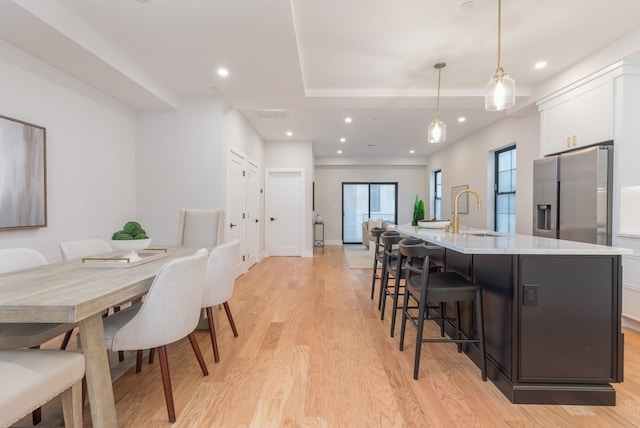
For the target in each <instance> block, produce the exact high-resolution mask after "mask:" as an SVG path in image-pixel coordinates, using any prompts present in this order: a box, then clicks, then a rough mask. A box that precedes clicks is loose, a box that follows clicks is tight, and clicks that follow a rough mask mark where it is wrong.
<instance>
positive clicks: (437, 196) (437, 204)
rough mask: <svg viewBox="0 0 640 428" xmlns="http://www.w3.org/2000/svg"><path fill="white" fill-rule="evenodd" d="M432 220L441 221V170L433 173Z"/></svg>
mask: <svg viewBox="0 0 640 428" xmlns="http://www.w3.org/2000/svg"><path fill="white" fill-rule="evenodd" d="M433 218H435V219H436V220H441V219H442V170H441V169H439V170H437V171H434V172H433Z"/></svg>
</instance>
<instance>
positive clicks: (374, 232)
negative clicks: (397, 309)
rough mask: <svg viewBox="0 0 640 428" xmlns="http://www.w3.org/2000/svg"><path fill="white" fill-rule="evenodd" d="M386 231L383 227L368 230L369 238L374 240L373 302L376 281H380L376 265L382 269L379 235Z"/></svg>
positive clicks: (382, 250) (382, 249) (382, 248)
mask: <svg viewBox="0 0 640 428" xmlns="http://www.w3.org/2000/svg"><path fill="white" fill-rule="evenodd" d="M385 230H386V229H385V228H383V227H374V228H372V229H371V230H370V233H371V236H373V237H374V238H376V241H375V243H374V247H373V251H374V255H373V274H372V275H371V299H372V300H373V295H374V294H375V288H376V280H377V279H380V275H378V264H380V269H382V262H383V257H384V246H382V245H381V244H380V235H382V233H384V231H385Z"/></svg>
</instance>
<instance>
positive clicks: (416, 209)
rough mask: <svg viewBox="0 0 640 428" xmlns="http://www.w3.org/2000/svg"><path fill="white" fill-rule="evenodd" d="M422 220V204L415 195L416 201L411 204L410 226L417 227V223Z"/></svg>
mask: <svg viewBox="0 0 640 428" xmlns="http://www.w3.org/2000/svg"><path fill="white" fill-rule="evenodd" d="M422 219H424V202H422V199H419V198H418V195H417V194H416V201H415V203H414V204H413V220H412V221H411V225H412V226H417V225H418V222H419V221H420V220H422Z"/></svg>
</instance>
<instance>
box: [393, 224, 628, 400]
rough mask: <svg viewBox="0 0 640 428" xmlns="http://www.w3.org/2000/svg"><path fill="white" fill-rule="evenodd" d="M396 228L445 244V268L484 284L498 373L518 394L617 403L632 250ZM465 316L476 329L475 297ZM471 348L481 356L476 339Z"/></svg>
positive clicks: (490, 354) (492, 363)
mask: <svg viewBox="0 0 640 428" xmlns="http://www.w3.org/2000/svg"><path fill="white" fill-rule="evenodd" d="M396 229H397V230H398V232H400V233H401V234H403V235H408V236H414V237H418V238H421V239H423V240H425V241H427V242H429V243H431V244H435V245H439V246H441V247H443V248H444V256H443V265H444V270H446V271H449V272H457V273H459V274H460V275H462V276H464V277H465V278H468V279H470V280H472V281H474V282H476V283H478V284H481V285H482V286H483V307H484V320H485V326H484V328H485V341H486V353H487V370H488V376H489V378H490V379H491V380H492V381H493V382H494V384H495V385H496V386H497V387H498V388H499V389H500V391H502V393H503V394H504V395H505V396H506V397H507V398H508V399H509V400H511V402H513V403H531V404H582V405H615V400H616V392H615V389H614V388H613V387H612V386H611V383H616V382H622V380H623V355H624V354H623V350H624V336H623V334H622V331H621V318H620V314H621V307H622V304H621V299H622V291H621V287H622V285H621V284H622V266H621V255H622V254H627V253H630V252H631V250H627V249H624V248H614V247H607V246H602V245H594V244H585V243H580V242H573V241H564V240H557V239H549V238H541V237H536V236H527V235H505V234H499V233H496V232H491V231H479V230H469V231H461V232H460V233H459V234H453V233H450V232H445V231H444V230H443V229H423V228H420V227H414V226H398V227H397V228H396ZM445 311H447V312H448V311H451V313H453V308H446V309H445ZM461 319H462V324H463V329H464V330H465V332H466V333H467V334H469V335H471V336H472V337H476V334H475V325H474V324H475V321H474V320H475V316H474V314H473V307H472V305H466V306H464V307H463V308H462V311H461ZM465 352H466V353H467V355H468V356H469V357H470V358H471V359H472V360H474V361H475V362H476V364H479V352H478V349H477V347H476V346H475V345H468V346H466V348H465Z"/></svg>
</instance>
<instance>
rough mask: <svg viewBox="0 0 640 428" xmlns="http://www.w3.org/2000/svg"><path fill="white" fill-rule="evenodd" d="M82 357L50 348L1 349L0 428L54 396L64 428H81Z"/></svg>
mask: <svg viewBox="0 0 640 428" xmlns="http://www.w3.org/2000/svg"><path fill="white" fill-rule="evenodd" d="M84 372H85V363H84V355H82V354H80V353H78V352H67V351H57V350H52V349H10V350H9V349H7V350H0V379H2V382H0V427H8V426H10V425H12V424H14V423H15V422H17V421H18V420H20V418H22V417H23V416H24V415H26V414H28V413H29V412H31V411H33V410H34V409H36V408H39V407H40V406H42V405H43V404H45V403H46V402H48V401H50V400H51V399H52V398H53V397H55V396H57V395H61V396H62V411H63V414H64V426H65V427H78V428H81V427H82V393H81V391H82V386H81V384H82V382H81V381H82V378H83V377H84Z"/></svg>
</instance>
